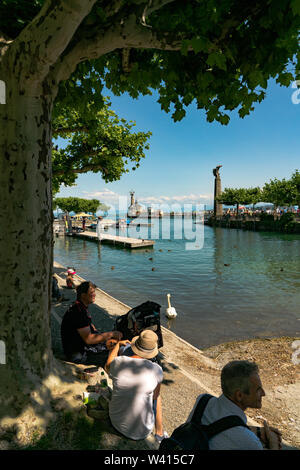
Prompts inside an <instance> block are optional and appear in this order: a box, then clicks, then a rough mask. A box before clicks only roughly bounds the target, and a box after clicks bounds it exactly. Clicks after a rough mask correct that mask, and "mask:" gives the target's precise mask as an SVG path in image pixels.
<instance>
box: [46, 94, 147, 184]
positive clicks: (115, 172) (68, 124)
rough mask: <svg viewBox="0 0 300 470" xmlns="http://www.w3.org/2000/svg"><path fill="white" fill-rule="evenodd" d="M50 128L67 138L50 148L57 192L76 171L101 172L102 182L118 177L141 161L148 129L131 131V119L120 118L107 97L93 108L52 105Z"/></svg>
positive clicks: (55, 134) (72, 182) (54, 133)
mask: <svg viewBox="0 0 300 470" xmlns="http://www.w3.org/2000/svg"><path fill="white" fill-rule="evenodd" d="M53 114H54V116H53V120H52V129H53V135H54V137H63V138H65V139H68V144H67V145H66V146H65V147H64V148H58V146H55V147H54V148H53V151H52V185H53V191H54V192H57V191H58V190H59V186H60V185H61V184H62V183H63V184H64V185H65V186H70V185H72V184H74V182H75V180H76V178H77V176H78V174H79V173H86V172H88V171H92V172H93V173H98V172H101V175H102V178H103V179H104V181H105V182H109V181H115V180H118V179H120V177H121V175H122V174H123V173H127V172H129V166H128V164H129V162H130V163H132V167H131V169H132V170H135V169H136V168H138V167H139V165H140V163H139V162H140V160H141V159H142V158H144V157H145V154H144V149H149V145H148V144H147V140H148V138H149V137H150V135H151V132H148V133H144V132H136V133H133V132H132V128H133V127H134V126H135V123H134V122H130V123H127V122H126V120H125V119H119V118H118V116H117V115H116V113H114V111H112V110H111V109H110V108H109V104H108V103H107V101H106V100H104V101H103V106H102V108H101V109H100V110H99V111H98V112H95V111H94V109H93V104H92V103H88V104H87V106H86V108H85V109H81V110H76V109H74V107H71V106H70V105H68V106H66V107H65V108H62V107H61V105H60V103H59V102H58V103H57V105H56V106H55V108H54V113H53Z"/></svg>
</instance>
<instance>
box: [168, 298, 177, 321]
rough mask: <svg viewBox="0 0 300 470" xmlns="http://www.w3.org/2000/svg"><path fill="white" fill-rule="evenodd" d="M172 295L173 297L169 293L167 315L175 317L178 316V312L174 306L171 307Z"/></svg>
mask: <svg viewBox="0 0 300 470" xmlns="http://www.w3.org/2000/svg"><path fill="white" fill-rule="evenodd" d="M170 297H171V295H170V294H167V299H168V308H166V317H168V318H175V317H177V312H176V310H175V308H174V307H171V302H170Z"/></svg>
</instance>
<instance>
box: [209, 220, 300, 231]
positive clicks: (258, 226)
mask: <svg viewBox="0 0 300 470" xmlns="http://www.w3.org/2000/svg"><path fill="white" fill-rule="evenodd" d="M205 224H206V225H209V226H211V227H224V228H235V229H242V230H254V231H262V232H282V233H300V222H297V221H295V222H289V223H286V224H283V223H281V221H280V219H277V220H247V219H245V220H243V219H231V218H222V219H215V218H214V217H211V218H210V219H208V220H207V221H205Z"/></svg>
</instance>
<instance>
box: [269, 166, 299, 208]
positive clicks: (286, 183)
mask: <svg viewBox="0 0 300 470" xmlns="http://www.w3.org/2000/svg"><path fill="white" fill-rule="evenodd" d="M262 197H263V199H264V201H268V202H271V203H272V204H274V205H275V206H292V205H300V173H299V171H298V170H295V172H294V173H293V174H292V176H291V178H290V179H285V178H283V179H282V180H279V179H277V178H274V179H273V180H270V182H269V183H265V185H264V187H263V191H262Z"/></svg>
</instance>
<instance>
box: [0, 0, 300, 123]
mask: <svg viewBox="0 0 300 470" xmlns="http://www.w3.org/2000/svg"><path fill="white" fill-rule="evenodd" d="M57 3H58V4H59V3H60V2H57ZM85 3H86V7H85V8H86V15H85V16H84V15H83V20H82V21H81V23H80V25H79V26H78V29H77V30H76V31H75V32H74V35H73V37H72V40H71V41H70V42H69V44H66V47H65V49H64V51H63V52H62V54H61V57H60V59H59V60H58V61H57V63H56V64H54V72H55V74H56V77H57V79H58V81H59V82H60V86H59V92H58V100H59V102H60V103H61V105H62V107H63V108H65V107H71V108H74V107H75V108H76V109H77V110H78V109H81V110H82V109H85V108H86V106H87V105H91V101H93V103H92V107H93V109H94V110H95V112H97V111H99V109H100V108H101V107H102V105H103V100H102V96H101V91H102V88H103V85H104V84H106V86H107V87H108V88H110V89H111V90H112V92H113V93H114V94H116V95H119V94H120V93H123V92H128V93H129V94H130V95H131V96H132V97H134V98H136V97H137V96H138V94H139V93H143V94H151V89H157V90H158V93H159V95H160V97H159V102H160V104H161V108H162V109H163V110H164V111H166V112H169V111H170V110H172V116H173V119H174V120H175V121H177V120H181V119H182V118H183V117H184V115H185V113H186V107H187V106H188V105H189V104H190V103H191V102H192V101H194V100H195V101H196V103H197V107H198V108H199V109H204V111H205V113H206V117H207V120H208V121H210V122H211V121H214V120H216V121H219V122H220V123H221V124H227V123H228V122H229V119H230V115H229V112H230V111H232V110H233V109H238V112H239V115H240V116H241V117H244V116H245V115H247V114H249V113H250V111H252V110H253V109H254V104H255V103H257V102H261V101H262V100H263V99H264V97H265V90H266V88H267V83H268V80H269V79H270V78H276V81H277V82H278V83H279V84H281V85H284V86H288V85H289V84H290V83H291V81H293V80H296V79H297V78H299V58H300V53H299V43H298V40H299V37H298V34H299V27H300V6H299V1H298V0H280V1H277V0H264V1H262V0H255V1H252V2H248V1H246V0H240V1H236V0H225V1H222V2H220V1H217V0H208V1H206V2H203V1H200V0H191V1H189V2H186V1H183V0H153V1H150V2H149V1H148V0H147V1H142V0H129V1H122V0H115V1H107V0H94V1H90V2H85ZM44 4H45V5H47V8H48V7H49V12H50V11H51V8H53V6H50V2H49V1H45V0H3V1H2V4H1V6H0V31H2V32H3V33H4V34H5V35H6V37H7V38H10V39H12V40H14V39H16V38H17V37H18V35H19V34H20V33H21V32H22V31H23V29H24V27H26V26H27V25H28V24H30V22H31V21H32V20H33V18H34V16H35V15H37V14H38V13H39V12H40V9H41V7H42V6H43V5H44ZM91 6H92V8H91ZM45 11H46V10H45ZM107 37H109V38H113V40H111V41H110V44H109V45H107V46H105V48H104V49H103V47H102V43H103V40H104V39H106V38H107ZM72 69H73V73H70V71H71V70H72ZM66 79H68V80H67V81H66Z"/></svg>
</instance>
